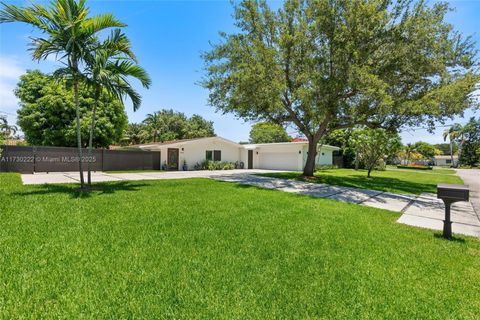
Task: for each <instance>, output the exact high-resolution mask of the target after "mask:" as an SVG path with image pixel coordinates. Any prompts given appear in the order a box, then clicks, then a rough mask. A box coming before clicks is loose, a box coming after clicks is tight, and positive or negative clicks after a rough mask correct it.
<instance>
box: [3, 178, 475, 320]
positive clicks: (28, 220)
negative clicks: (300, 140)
mask: <svg viewBox="0 0 480 320" xmlns="http://www.w3.org/2000/svg"><path fill="white" fill-rule="evenodd" d="M99 186H101V188H102V189H100V190H98V191H95V192H92V193H90V194H86V195H83V196H82V195H81V194H79V193H78V191H77V188H78V186H76V185H48V186H23V185H21V182H20V177H19V176H18V175H17V174H0V318H2V319H3V318H4V319H18V318H65V319H76V318H90V319H100V318H110V319H117V318H174V319H212V318H222V319H272V318H288V319H291V318H297V319H306V318H325V319H334V318H336V319H359V318H363V319H367V318H377V319H378V318H382V319H419V318H422V319H427V318H431V319H443V318H475V317H477V316H478V310H480V299H478V297H479V295H480V286H479V283H480V272H479V270H480V241H478V240H477V239H473V238H469V237H460V238H457V239H456V240H455V241H446V240H443V239H441V238H439V237H438V234H437V233H435V232H433V231H429V230H422V229H417V228H412V227H408V226H405V225H400V224H397V223H396V222H395V221H396V220H397V219H398V217H399V214H396V213H392V212H389V211H384V210H379V209H374V208H368V207H363V206H359V205H354V204H347V203H341V202H338V201H333V200H328V199H317V198H311V197H307V196H298V195H295V194H288V193H284V192H278V191H273V190H263V189H257V188H254V187H247V186H240V185H236V184H232V183H226V182H219V181H213V180H207V179H185V180H163V181H121V182H113V183H104V184H99Z"/></svg>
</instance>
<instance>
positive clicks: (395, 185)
mask: <svg viewBox="0 0 480 320" xmlns="http://www.w3.org/2000/svg"><path fill="white" fill-rule="evenodd" d="M259 175H260V176H266V177H275V178H282V179H294V180H301V181H308V182H313V183H326V184H332V185H338V186H345V187H354V188H365V189H373V190H381V191H388V192H394V193H403V194H421V193H423V192H433V193H435V192H437V184H438V183H455V184H461V183H463V182H462V180H461V179H460V178H459V177H458V176H455V175H451V174H442V173H441V172H440V173H436V170H434V171H414V170H409V169H406V170H401V169H388V170H386V171H372V175H371V177H370V178H368V177H367V171H366V170H353V169H330V170H320V171H317V172H316V173H315V176H314V177H311V178H306V177H303V176H302V175H301V172H275V173H264V174H259Z"/></svg>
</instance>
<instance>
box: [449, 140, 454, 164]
mask: <svg viewBox="0 0 480 320" xmlns="http://www.w3.org/2000/svg"><path fill="white" fill-rule="evenodd" d="M450 162H451V163H452V167H454V163H453V141H452V138H450Z"/></svg>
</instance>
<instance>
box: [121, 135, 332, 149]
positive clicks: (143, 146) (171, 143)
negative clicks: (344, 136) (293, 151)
mask: <svg viewBox="0 0 480 320" xmlns="http://www.w3.org/2000/svg"><path fill="white" fill-rule="evenodd" d="M199 140H220V141H223V142H226V143H228V144H231V145H235V146H237V147H239V148H245V149H255V148H257V147H267V146H282V145H283V146H289V145H308V141H292V142H276V143H255V144H239V143H236V142H234V141H231V140H228V139H225V138H222V137H219V136H215V137H207V138H195V139H183V140H174V141H164V142H152V143H147V144H140V145H135V146H130V147H137V148H140V149H147V150H148V149H152V148H159V147H162V146H167V145H168V146H171V147H174V146H177V145H179V146H180V145H184V144H188V143H191V142H195V141H199ZM322 148H325V149H330V150H340V148H339V147H334V146H330V145H322Z"/></svg>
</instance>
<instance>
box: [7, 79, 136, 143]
mask: <svg viewBox="0 0 480 320" xmlns="http://www.w3.org/2000/svg"><path fill="white" fill-rule="evenodd" d="M80 89H81V90H79V104H80V111H81V115H82V116H81V121H80V123H81V133H82V143H83V144H82V145H83V146H84V147H85V146H86V144H87V142H88V135H89V122H90V119H91V112H92V110H91V106H92V104H93V100H94V92H93V91H92V89H91V88H89V87H87V86H86V85H85V84H80ZM15 95H16V96H17V97H18V98H19V99H20V109H19V110H18V111H17V113H18V125H19V126H20V128H21V129H22V131H23V132H24V134H25V139H26V140H27V142H28V143H29V144H32V145H48V146H71V147H73V146H76V144H77V140H76V127H75V126H76V124H75V116H76V112H75V103H74V96H73V93H72V91H71V90H70V89H69V87H68V86H67V85H66V82H65V81H63V80H58V79H55V78H54V77H52V76H49V75H46V74H44V73H42V72H40V71H28V72H27V73H26V74H24V75H22V76H21V77H20V82H19V83H18V85H17V88H16V90H15ZM98 104H99V109H98V111H97V124H96V127H95V135H94V139H93V145H94V146H96V147H108V146H109V145H111V144H113V143H116V142H118V141H119V140H120V139H121V137H122V134H123V130H124V128H125V127H126V125H127V123H128V121H127V115H126V113H125V110H124V107H123V105H122V103H121V102H120V101H119V100H118V99H117V98H115V97H113V96H112V95H109V94H106V93H105V92H103V93H102V94H101V95H100V99H99V101H98Z"/></svg>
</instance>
